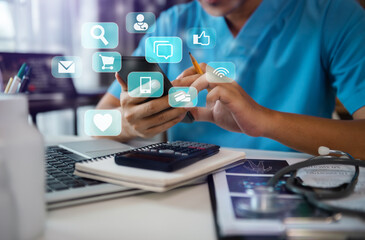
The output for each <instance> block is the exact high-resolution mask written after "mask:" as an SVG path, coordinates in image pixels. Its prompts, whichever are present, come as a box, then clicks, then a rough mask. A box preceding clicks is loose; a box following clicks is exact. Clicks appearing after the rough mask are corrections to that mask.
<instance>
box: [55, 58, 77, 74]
mask: <svg viewBox="0 0 365 240" xmlns="http://www.w3.org/2000/svg"><path fill="white" fill-rule="evenodd" d="M75 71H76V67H75V62H74V61H59V62H58V73H75Z"/></svg>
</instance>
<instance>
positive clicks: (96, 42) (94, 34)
mask: <svg viewBox="0 0 365 240" xmlns="http://www.w3.org/2000/svg"><path fill="white" fill-rule="evenodd" d="M118 39H119V38H118V25H117V24H116V23H112V22H90V23H85V24H84V25H83V26H82V35H81V42H82V46H83V47H84V48H95V49H100V48H108V49H111V48H116V47H117V46H118V41H119V40H118Z"/></svg>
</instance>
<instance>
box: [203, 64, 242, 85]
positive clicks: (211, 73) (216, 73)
mask: <svg viewBox="0 0 365 240" xmlns="http://www.w3.org/2000/svg"><path fill="white" fill-rule="evenodd" d="M235 77H236V67H235V65H234V63H233V62H209V63H208V65H207V80H208V81H209V82H215V83H229V82H233V81H234V79H235Z"/></svg>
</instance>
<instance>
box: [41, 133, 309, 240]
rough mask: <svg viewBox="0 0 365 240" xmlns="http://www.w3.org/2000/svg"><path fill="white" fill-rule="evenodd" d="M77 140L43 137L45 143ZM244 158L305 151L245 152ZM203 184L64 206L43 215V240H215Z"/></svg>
mask: <svg viewBox="0 0 365 240" xmlns="http://www.w3.org/2000/svg"><path fill="white" fill-rule="evenodd" d="M79 139H81V138H75V137H67V138H65V137H62V138H54V137H49V138H46V142H47V143H56V142H64V141H75V140H79ZM245 152H246V153H247V157H248V158H250V157H255V155H256V156H257V154H260V156H263V155H267V156H268V157H279V158H285V157H290V158H296V157H298V158H303V157H307V155H304V154H298V153H283V152H269V151H255V150H245ZM215 231H216V230H215V225H214V217H213V212H212V207H211V203H210V197H209V190H208V186H207V184H201V185H198V186H192V187H185V188H182V189H177V190H172V191H169V192H166V193H149V194H143V195H138V196H131V197H125V198H118V199H112V200H107V201H102V202H96V203H89V204H84V205H79V206H74V207H68V208H63V209H58V210H53V211H49V212H48V213H47V219H46V227H45V233H44V236H43V237H42V238H41V239H44V240H49V239H52V240H58V239H59V240H64V239H76V240H77V239H88V240H94V239H95V240H100V239H108V240H112V239H118V240H119V239H141V240H142V239H143V240H145V239H149V240H153V239H159V240H162V239H168V240H171V239H174V240H178V239H184V240H185V239H199V240H204V239H216V232H215Z"/></svg>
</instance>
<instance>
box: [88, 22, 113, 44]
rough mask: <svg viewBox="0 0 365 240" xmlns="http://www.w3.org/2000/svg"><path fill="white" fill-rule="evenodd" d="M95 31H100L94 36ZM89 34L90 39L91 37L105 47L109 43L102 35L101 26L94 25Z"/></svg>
mask: <svg viewBox="0 0 365 240" xmlns="http://www.w3.org/2000/svg"><path fill="white" fill-rule="evenodd" d="M95 30H99V31H100V34H95ZM90 34H91V37H93V38H94V39H99V40H101V41H102V42H103V43H104V45H105V46H106V45H108V44H109V42H108V41H107V40H106V38H105V37H104V35H105V29H104V28H103V26H101V25H94V26H93V27H92V28H91V29H90Z"/></svg>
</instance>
